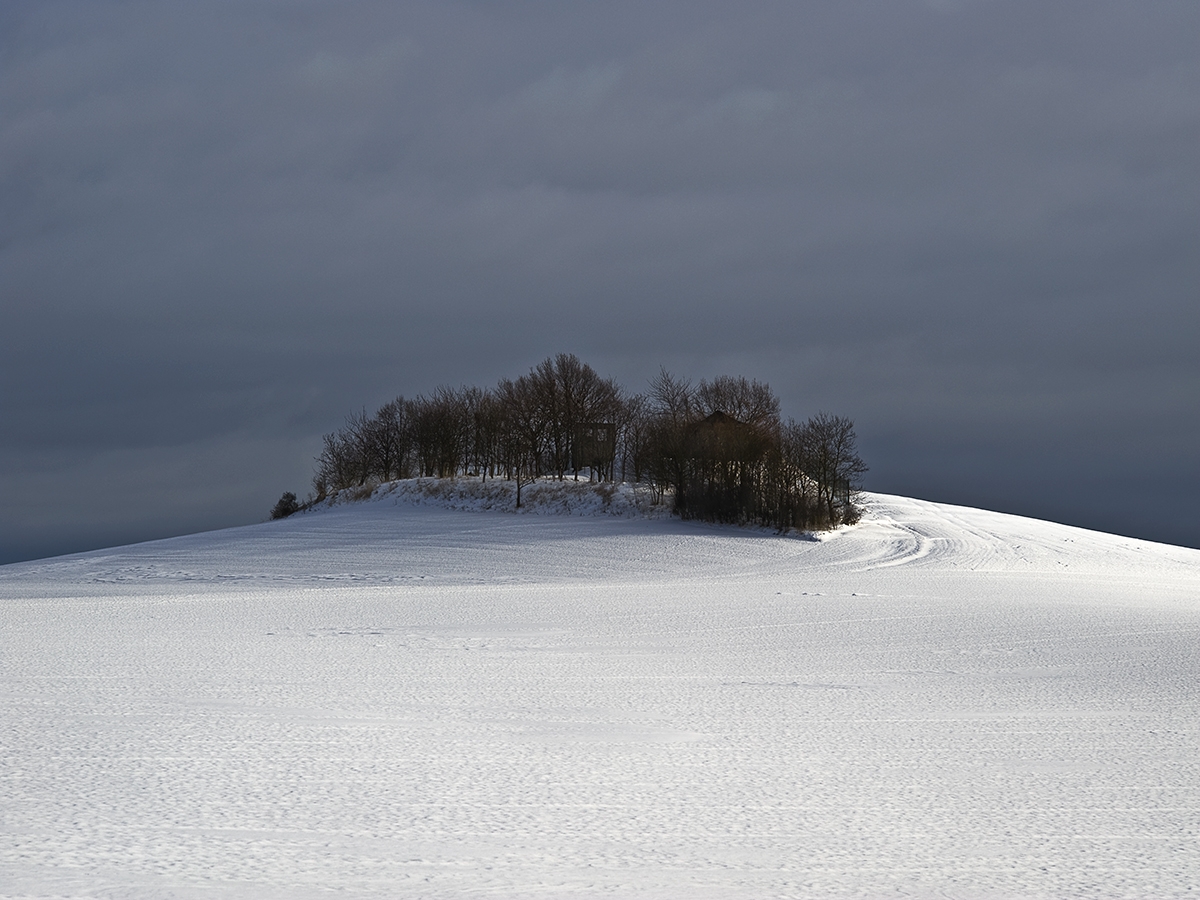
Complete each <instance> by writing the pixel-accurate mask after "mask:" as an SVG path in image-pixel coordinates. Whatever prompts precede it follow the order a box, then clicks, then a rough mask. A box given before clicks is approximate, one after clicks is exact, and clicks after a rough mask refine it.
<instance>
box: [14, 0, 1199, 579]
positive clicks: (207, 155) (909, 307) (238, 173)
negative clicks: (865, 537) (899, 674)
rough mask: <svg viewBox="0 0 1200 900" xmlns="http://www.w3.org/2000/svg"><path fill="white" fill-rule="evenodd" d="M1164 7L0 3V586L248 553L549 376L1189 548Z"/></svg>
mask: <svg viewBox="0 0 1200 900" xmlns="http://www.w3.org/2000/svg"><path fill="white" fill-rule="evenodd" d="M1198 35H1200V5H1198V4H1196V3H1194V2H1191V0H1180V2H1156V3H1133V2H1119V3H1114V2H1103V0H1086V2H1082V0H1081V2H1057V0H1037V2H1020V0H1015V2H1003V3H1001V2H986V0H963V2H955V0H940V2H932V0H930V2H906V0H880V2H861V3H860V2H839V3H792V2H788V3H750V4H746V3H739V4H728V3H726V4H703V3H695V2H686V3H684V2H672V0H665V2H657V3H654V4H645V3H628V4H626V3H617V2H605V3H591V4H564V3H557V2H548V3H454V2H445V0H440V2H436V3H427V4H425V3H393V2H386V3H384V2H381V3H372V2H355V3H302V2H284V0H278V2H265V0H263V2H255V0H242V2H236V3H232V2H231V3H217V2H209V3H202V4H200V3H178V4H175V3H159V2H79V3H58V2H47V0H38V2H20V0H9V2H6V3H5V4H4V5H3V6H2V7H0V210H2V211H3V214H2V215H0V304H2V315H3V327H2V328H0V353H2V357H0V389H2V394H0V496H3V498H4V499H3V506H2V508H3V514H2V520H0V562H5V561H12V560H16V559H22V558H28V557H32V556H40V555H49V554H56V553H62V552H68V551H71V550H77V549H82V548H86V547H93V546H102V545H107V544H113V543H119V542H125V541H130V540H135V539H145V538H151V537H158V536H164V535H167V534H175V533H181V532H186V531H194V530H200V529H205V528H211V527H218V526H224V525H230V524H239V523H245V522H253V521H258V520H261V519H263V518H265V516H266V513H267V510H269V509H270V507H271V505H272V504H273V503H274V501H275V500H276V499H277V498H278V497H279V495H280V494H281V493H282V492H283V491H284V490H293V491H296V492H297V493H299V494H301V495H303V494H304V493H305V492H306V491H307V490H308V487H309V485H308V482H309V479H310V477H311V474H312V457H313V456H314V454H315V453H316V451H317V448H318V446H319V443H320V436H321V434H322V433H323V432H327V431H331V430H333V429H334V428H336V427H338V426H339V425H340V424H341V422H342V420H343V418H344V417H345V415H346V414H347V413H348V412H350V411H352V410H354V409H358V408H361V407H363V406H366V407H367V408H368V409H369V410H373V409H374V408H375V407H376V406H378V405H379V404H380V403H382V402H384V401H386V400H388V399H390V398H391V397H393V396H395V395H396V394H398V393H404V394H408V395H411V394H415V393H418V392H425V391H428V390H430V389H432V388H433V387H435V386H437V385H438V384H441V383H449V384H459V383H464V382H465V383H470V384H481V385H490V384H493V383H494V382H495V381H496V379H498V378H499V377H502V376H515V375H518V374H521V373H522V372H525V371H527V370H528V368H529V367H530V366H531V365H533V364H535V363H536V362H538V361H539V360H541V359H543V358H544V357H546V356H548V355H550V354H552V353H555V352H558V351H568V352H574V353H577V354H578V355H579V356H580V357H581V358H583V359H584V360H585V361H587V362H590V363H591V364H592V365H593V366H594V367H595V368H596V369H597V370H599V371H600V372H601V373H602V374H606V375H612V376H615V377H616V378H617V379H618V381H620V382H621V383H622V384H624V385H625V386H626V387H627V388H630V389H633V390H641V389H643V388H644V386H645V383H646V380H647V379H648V378H649V377H651V376H652V375H653V374H654V373H655V372H656V371H657V370H658V367H659V366H660V365H666V366H667V367H668V368H670V369H672V370H673V371H676V372H677V373H679V374H681V375H685V376H689V377H692V378H699V377H706V376H712V375H715V374H720V373H730V374H744V375H747V376H751V377H756V378H760V379H764V380H767V381H769V382H770V384H771V385H772V386H773V387H774V388H775V389H776V391H777V393H778V394H779V395H780V397H781V399H782V402H783V408H784V412H785V415H791V416H794V417H796V418H805V417H807V416H808V415H811V414H812V413H814V412H816V411H818V410H819V409H824V410H829V411H832V412H836V413H839V414H843V415H848V416H850V417H852V418H853V419H854V420H855V421H856V423H857V425H858V432H859V436H860V441H861V445H862V450H863V455H864V456H865V458H866V460H867V462H868V463H869V464H870V466H871V472H870V473H869V475H868V479H867V486H868V487H869V488H871V489H874V490H881V491H890V492H898V493H908V494H911V495H915V496H919V497H925V498H929V499H935V500H946V501H951V502H960V503H966V504H970V505H978V506H983V507H988V508H993V509H1001V510H1006V511H1011V512H1020V513H1025V514H1030V515H1038V516H1043V517H1048V518H1055V519H1058V520H1060V521H1065V522H1069V523H1072V524H1080V525H1085V526H1089V527H1095V528H1100V529H1103V530H1108V531H1116V532H1121V533H1128V534H1135V535H1138V536H1142V537H1149V538H1154V539H1159V540H1166V541H1172V542H1176V543H1186V544H1190V545H1193V546H1200V522H1198V520H1197V515H1196V506H1197V501H1198V500H1200V465H1198V463H1197V446H1198V444H1200V415H1198V413H1200V408H1198V407H1200V352H1197V349H1196V345H1197V339H1198V338H1200V302H1198V300H1200V296H1198V294H1200V290H1198V289H1200V162H1198V160H1200V152H1198V148H1200V91H1198V90H1197V85H1200V42H1198V38H1197V36H1198Z"/></svg>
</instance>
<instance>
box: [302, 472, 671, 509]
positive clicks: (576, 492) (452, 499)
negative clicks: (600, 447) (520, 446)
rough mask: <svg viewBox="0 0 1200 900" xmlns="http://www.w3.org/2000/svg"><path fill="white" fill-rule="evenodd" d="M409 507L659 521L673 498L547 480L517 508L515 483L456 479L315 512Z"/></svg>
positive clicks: (329, 503)
mask: <svg viewBox="0 0 1200 900" xmlns="http://www.w3.org/2000/svg"><path fill="white" fill-rule="evenodd" d="M386 502H391V503H410V504H412V505H414V506H427V507H433V508H436V509H457V510H471V511H475V512H482V511H505V512H515V513H522V514H525V515H560V516H561V515H565V516H617V517H620V518H625V519H629V518H658V517H661V516H666V515H668V514H669V513H670V508H671V506H670V498H669V497H667V498H661V497H658V498H656V497H655V496H654V494H653V492H652V491H651V489H650V488H649V487H646V486H645V485H640V484H627V483H621V484H613V483H611V482H599V483H597V482H588V481H575V480H571V481H558V480H557V479H553V478H543V479H540V480H538V481H535V482H533V483H532V484H526V485H524V486H523V487H522V488H521V505H520V507H518V506H517V486H516V483H515V482H512V481H506V480H504V479H500V478H492V479H487V480H483V479H480V478H478V477H476V476H473V475H462V476H459V477H457V478H406V479H401V480H399V481H390V482H387V483H385V484H381V485H379V486H377V487H370V486H368V487H366V488H364V489H359V490H354V489H349V490H344V491H339V492H337V493H335V494H333V495H332V496H330V497H329V499H327V500H325V501H323V502H321V503H319V504H317V505H316V506H315V507H313V508H314V509H327V508H330V507H333V506H341V505H344V504H346V503H386Z"/></svg>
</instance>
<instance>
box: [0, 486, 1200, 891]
mask: <svg viewBox="0 0 1200 900" xmlns="http://www.w3.org/2000/svg"><path fill="white" fill-rule="evenodd" d="M419 493H420V496H407V495H406V494H405V491H404V490H402V489H401V488H400V487H396V488H395V489H393V490H392V491H391V492H390V493H385V492H379V493H377V494H376V495H375V497H374V498H373V500H372V501H371V502H365V503H360V504H348V505H337V506H333V507H331V508H328V509H325V510H321V511H316V512H312V513H309V514H306V515H301V516H296V517H293V518H290V519H286V520H283V521H280V522H273V523H268V524H264V525H260V526H251V527H247V528H239V529H230V530H227V531H222V532H214V533H210V534H202V535H193V536H190V537H186V538H177V539H172V540H167V541H158V542H153V543H148V544H140V545H136V546H132V547H124V548H118V549H114V550H107V551H98V552H95V553H87V554H79V555H76V556H71V557H62V558H58V559H53V560H45V561H39V562H33V563H23V564H17V565H12V566H6V567H3V568H0V696H2V697H3V704H4V728H3V730H2V732H0V734H2V737H0V741H2V742H3V753H2V754H0V779H2V783H3V791H2V796H3V800H0V810H2V814H3V815H2V818H0V897H16V896H21V897H52V896H75V897H91V896H97V897H98V896H104V897H165V896H171V897H185V898H193V897H194V898H200V897H271V896H277V897H289V898H293V897H300V898H304V897H324V896H327V895H328V894H329V893H331V892H334V891H337V892H339V893H340V894H342V895H344V896H362V897H368V896H379V897H396V896H413V897H458V896H463V895H466V894H473V895H478V894H483V895H495V896H504V897H555V896H568V895H570V896H575V895H578V894H589V893H592V894H604V895H609V896H629V895H636V896H640V897H764V896H796V897H829V896H856V897H861V896H871V897H885V896H918V897H921V896H925V897H945V896H953V897H1014V896H1020V897H1067V896H1079V897H1119V896H1138V897H1145V896H1156V897H1169V896H1184V895H1188V894H1189V892H1190V891H1193V890H1194V886H1195V884H1197V883H1198V882H1200V854H1198V853H1197V852H1196V840H1197V837H1198V834H1200V798H1198V794H1197V787H1196V785H1197V783H1200V778H1198V776H1200V765H1198V764H1200V750H1198V749H1197V748H1198V747H1200V741H1198V739H1197V738H1198V735H1197V722H1198V721H1200V717H1198V715H1197V714H1198V713H1200V702H1198V701H1200V694H1198V690H1197V685H1198V684H1200V678H1198V676H1200V649H1198V648H1200V641H1198V638H1200V602H1198V601H1200V551H1195V550H1188V549H1184V548H1177V547H1168V546H1163V545H1158V544H1152V543H1147V542H1142V541H1135V540H1131V539H1127V538H1119V537H1114V536H1111V535H1104V534H1097V533H1095V532H1088V531H1083V530H1081V529H1075V528H1068V527H1065V526H1060V525H1054V524H1050V523H1045V522H1038V521H1033V520H1029V519H1022V518H1018V517H1013V516H1004V515H1000V514H996V513H988V512H982V511H978V510H969V509H963V508H958V507H952V506H946V505H941V504H933V503H925V502H921V501H917V500H910V499H905V498H900V497H890V496H884V495H867V496H866V498H865V500H866V507H867V515H866V516H865V517H864V520H863V522H862V523H861V524H860V525H858V526H855V527H853V528H850V529H844V530H842V531H839V532H836V533H832V534H829V535H825V536H823V537H822V539H820V540H811V539H804V538H802V537H799V536H794V535H793V536H781V535H773V534H770V533H768V532H763V531H745V530H739V529H733V528H724V527H718V526H712V525H701V524H692V523H684V522H679V521H678V520H674V519H669V518H657V519H655V518H647V517H645V516H639V515H634V514H633V513H634V512H636V511H637V509H638V498H637V497H636V496H632V497H630V498H627V500H628V505H627V506H626V507H625V512H626V513H628V514H627V515H626V514H621V515H565V516H564V515H557V516H556V515H544V514H543V515H522V516H518V515H512V514H511V513H507V512H497V511H494V510H493V511H487V510H481V509H479V507H480V506H481V505H482V504H481V503H479V502H477V499H478V498H474V499H472V498H469V497H468V498H465V499H464V498H457V499H456V498H455V497H453V496H450V497H442V498H440V499H438V498H436V497H433V498H431V497H430V496H428V495H427V492H425V491H424V489H422V490H421V491H420V492H419ZM589 502H591V501H589ZM597 503H599V506H597V508H596V509H593V510H592V512H596V511H600V507H602V506H603V503H602V501H597ZM623 503H626V500H622V499H621V498H620V497H619V496H616V495H614V497H612V498H610V500H609V505H608V508H609V510H610V511H611V510H612V509H613V508H618V509H619V508H621V504H623ZM613 504H616V507H614V506H613ZM454 505H459V506H469V507H472V508H475V509H476V510H477V511H475V512H463V511H459V510H453V509H446V508H439V507H444V506H454ZM569 505H570V504H569V503H568V507H569ZM552 506H553V504H552V503H551V504H549V505H548V506H547V507H546V508H547V509H549V508H550V507H552ZM572 509H573V511H574V512H575V513H579V512H584V511H586V510H585V509H583V507H581V506H579V505H578V504H577V505H576V506H575V507H573V508H572Z"/></svg>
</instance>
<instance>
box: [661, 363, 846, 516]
mask: <svg viewBox="0 0 1200 900" xmlns="http://www.w3.org/2000/svg"><path fill="white" fill-rule="evenodd" d="M646 407H647V410H648V413H649V415H648V417H647V420H648V428H647V440H646V446H647V453H646V458H647V462H648V466H649V473H650V478H651V481H652V482H653V483H654V484H656V485H657V486H659V487H660V488H661V489H664V490H666V489H669V490H671V491H672V492H673V494H674V503H675V509H676V511H677V512H678V513H679V514H680V515H681V516H683V517H685V518H698V519H708V520H711V521H718V522H756V523H758V524H762V525H771V526H774V527H776V528H778V529H780V530H786V529H789V528H806V529H810V528H829V527H833V526H836V525H839V524H842V523H849V522H854V521H857V519H858V510H857V509H856V508H855V506H854V502H853V500H854V494H855V493H856V491H857V489H858V487H859V485H860V483H861V479H862V476H863V474H865V472H866V471H867V467H866V464H865V463H863V461H862V459H861V458H860V457H859V455H858V449H857V438H856V436H855V434H854V423H853V422H851V421H850V420H849V419H847V418H844V417H842V416H832V415H829V414H827V413H820V414H818V415H816V416H814V417H812V418H811V419H809V420H808V421H806V422H803V423H798V422H795V421H794V420H790V419H789V420H788V421H787V422H786V423H784V422H782V421H781V419H780V415H779V400H778V399H777V398H776V397H775V395H774V394H773V393H772V392H771V389H770V388H769V387H768V386H767V385H765V384H762V383H761V382H758V381H748V380H747V379H745V378H740V377H739V378H733V377H728V376H726V377H720V378H715V379H713V380H712V381H701V382H700V383H699V384H698V385H696V386H695V387H693V386H692V385H691V384H690V383H689V382H687V381H683V380H680V379H677V378H675V377H674V376H672V375H670V374H669V373H668V372H666V371H663V372H662V373H660V375H659V376H658V378H656V379H655V380H654V381H653V382H651V385H650V393H649V396H648V398H647V403H646Z"/></svg>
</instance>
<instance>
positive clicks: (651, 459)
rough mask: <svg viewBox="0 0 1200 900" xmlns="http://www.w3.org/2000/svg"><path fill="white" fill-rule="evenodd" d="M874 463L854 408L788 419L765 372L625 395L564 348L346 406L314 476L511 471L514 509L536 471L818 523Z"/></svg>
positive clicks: (708, 511) (317, 479)
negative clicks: (455, 383)
mask: <svg viewBox="0 0 1200 900" xmlns="http://www.w3.org/2000/svg"><path fill="white" fill-rule="evenodd" d="M865 471H866V466H865V465H864V464H863V462H862V460H861V459H860V458H859V457H858V454H857V450H856V445H855V435H854V427H853V424H852V423H851V422H850V421H849V420H848V419H844V418H841V417H837V416H830V415H826V414H824V413H822V414H821V415H818V416H816V417H814V418H812V419H809V420H808V421H807V422H804V423H802V424H798V423H796V422H793V421H788V422H787V423H786V424H785V423H783V422H782V421H781V419H780V415H779V401H778V399H777V398H776V397H775V396H774V394H773V393H772V392H771V390H770V388H769V387H768V386H767V385H765V384H762V383H760V382H757V381H748V380H747V379H745V378H735V377H720V378H715V379H713V380H712V381H700V382H699V383H698V384H696V385H692V384H691V383H690V382H688V381H686V380H682V379H679V378H676V377H674V376H672V375H671V374H669V373H668V372H666V371H665V370H664V371H663V372H662V373H661V374H660V375H659V376H658V378H656V379H655V380H654V381H653V382H652V383H651V385H650V390H649V392H648V393H647V394H644V395H642V394H634V395H629V394H626V393H625V392H624V391H623V390H622V389H621V388H620V387H619V386H618V385H617V384H616V383H615V382H614V381H613V380H612V379H608V378H601V377H600V376H599V375H597V374H596V372H595V370H594V369H592V367H591V366H589V365H587V364H586V363H583V362H581V361H580V360H579V359H578V358H577V357H576V356H574V355H572V354H566V353H560V354H558V355H557V356H554V357H551V358H549V359H547V360H545V361H544V362H542V363H541V364H539V365H537V366H535V367H534V368H533V369H532V370H530V372H529V374H527V375H522V376H520V377H519V378H516V379H507V378H506V379H502V380H501V381H500V383H499V384H497V385H496V387H495V388H493V389H490V390H488V389H482V388H477V387H462V388H458V389H451V388H438V389H437V390H436V391H434V392H433V394H432V395H430V396H427V397H426V396H418V397H415V398H411V399H405V398H404V397H398V398H397V399H395V400H393V401H391V402H390V403H387V404H385V405H384V406H383V407H381V408H380V409H379V410H378V411H377V412H376V413H375V414H374V415H368V414H367V412H366V411H365V410H363V411H362V412H360V413H356V414H353V415H351V416H350V417H349V418H348V419H347V420H346V424H345V425H344V426H343V427H342V428H341V429H339V430H338V431H336V432H333V433H332V434H327V435H325V438H324V446H323V448H322V451H321V455H320V456H319V457H318V458H317V472H316V475H315V476H314V478H313V487H314V489H315V495H316V500H321V499H324V498H325V497H326V496H328V495H330V494H332V493H334V492H337V491H342V490H346V489H354V488H362V487H366V486H370V485H374V484H377V483H381V482H387V481H392V480H394V479H399V478H410V477H413V476H436V477H443V478H444V477H450V476H456V475H462V474H470V475H475V476H477V477H480V478H485V479H486V478H504V479H508V480H511V481H513V482H515V484H516V488H517V505H518V506H519V505H520V503H521V488H522V487H523V486H524V485H526V484H528V483H529V482H530V481H532V480H534V479H536V478H541V477H554V478H558V479H560V480H561V479H564V478H566V477H567V476H568V474H569V475H570V476H571V477H573V478H575V479H578V478H579V477H580V475H581V474H586V477H588V478H589V479H599V480H616V479H618V478H619V479H621V480H624V481H635V482H641V483H646V484H649V485H651V486H652V487H653V489H654V491H655V495H656V496H658V497H664V496H668V495H669V496H672V497H673V498H674V501H673V502H674V505H675V509H676V511H677V512H678V513H679V514H680V515H682V516H685V517H689V518H701V519H709V520H713V521H722V522H758V523H761V524H765V525H773V526H775V527H778V528H780V529H786V528H792V527H799V528H821V527H829V526H832V525H837V524H839V523H841V522H847V521H853V520H854V519H855V518H856V517H857V512H856V510H855V508H854V504H853V495H854V492H855V490H856V488H857V487H858V485H859V482H860V479H861V477H862V475H863V473H864V472H865ZM281 503H282V501H281ZM293 504H294V498H292V503H290V504H285V506H286V508H287V510H288V511H291V506H292V505H293ZM277 512H279V513H282V514H283V515H287V514H288V512H284V507H279V506H277V510H273V511H272V515H273V516H275V515H276V514H277Z"/></svg>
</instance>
